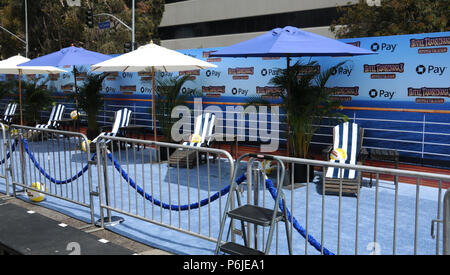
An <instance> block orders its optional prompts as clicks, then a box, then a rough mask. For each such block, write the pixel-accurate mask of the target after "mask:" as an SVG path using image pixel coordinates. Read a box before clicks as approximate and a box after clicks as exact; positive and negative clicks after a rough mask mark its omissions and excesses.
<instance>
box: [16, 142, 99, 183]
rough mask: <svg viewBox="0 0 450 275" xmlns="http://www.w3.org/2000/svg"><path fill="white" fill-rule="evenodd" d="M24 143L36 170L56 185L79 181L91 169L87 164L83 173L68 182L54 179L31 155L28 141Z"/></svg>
mask: <svg viewBox="0 0 450 275" xmlns="http://www.w3.org/2000/svg"><path fill="white" fill-rule="evenodd" d="M22 142H23V144H24V147H25V151H26V152H27V153H28V155H29V156H30V159H31V160H32V161H33V163H34V166H36V168H37V169H38V170H39V171H40V172H41V174H42V175H44V176H45V177H46V178H47V179H48V180H50V181H51V182H53V183H55V184H66V183H69V182H72V181H74V180H76V179H78V178H79V177H81V176H82V175H83V174H84V173H85V172H86V171H87V170H88V168H89V164H86V166H84V167H83V169H81V171H80V172H78V173H77V174H76V175H74V176H73V177H71V178H69V179H66V180H56V179H54V178H52V177H51V176H50V175H49V174H47V172H45V171H44V169H42V167H41V166H40V165H39V162H38V161H37V160H36V159H35V158H34V155H33V153H31V152H30V151H29V150H28V143H27V141H26V140H25V139H22ZM96 154H97V153H94V154H92V157H91V160H93V159H94V158H95V155H96Z"/></svg>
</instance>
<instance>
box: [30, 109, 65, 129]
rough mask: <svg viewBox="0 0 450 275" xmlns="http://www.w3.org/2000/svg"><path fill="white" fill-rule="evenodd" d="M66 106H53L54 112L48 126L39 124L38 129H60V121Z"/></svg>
mask: <svg viewBox="0 0 450 275" xmlns="http://www.w3.org/2000/svg"><path fill="white" fill-rule="evenodd" d="M64 108H65V106H64V105H62V104H58V105H56V106H53V108H52V112H51V113H50V117H49V118H48V122H47V124H37V125H36V128H41V129H42V128H44V129H58V128H59V121H60V120H61V119H62V116H63V113H64Z"/></svg>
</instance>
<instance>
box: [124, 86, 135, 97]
mask: <svg viewBox="0 0 450 275" xmlns="http://www.w3.org/2000/svg"><path fill="white" fill-rule="evenodd" d="M120 91H121V92H122V94H124V95H131V94H133V93H134V92H136V85H120Z"/></svg>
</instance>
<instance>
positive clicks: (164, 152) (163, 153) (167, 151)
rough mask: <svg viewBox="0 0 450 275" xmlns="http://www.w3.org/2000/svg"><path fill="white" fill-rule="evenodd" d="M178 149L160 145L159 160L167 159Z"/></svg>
mask: <svg viewBox="0 0 450 275" xmlns="http://www.w3.org/2000/svg"><path fill="white" fill-rule="evenodd" d="M176 150H177V149H176V148H173V147H163V146H161V147H159V159H158V160H159V161H167V160H169V159H168V157H170V155H172V154H173V152H175V151H176Z"/></svg>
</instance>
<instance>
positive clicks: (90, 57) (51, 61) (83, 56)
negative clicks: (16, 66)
mask: <svg viewBox="0 0 450 275" xmlns="http://www.w3.org/2000/svg"><path fill="white" fill-rule="evenodd" d="M110 58H111V56H109V55H106V54H102V53H98V52H93V51H88V50H86V49H83V48H78V47H75V46H71V47H67V48H63V49H61V50H59V51H56V52H53V53H49V54H46V55H43V56H40V57H36V58H34V59H33V60H30V61H28V62H25V63H22V64H20V66H81V65H91V64H95V63H98V62H102V61H105V60H108V59H110Z"/></svg>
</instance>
